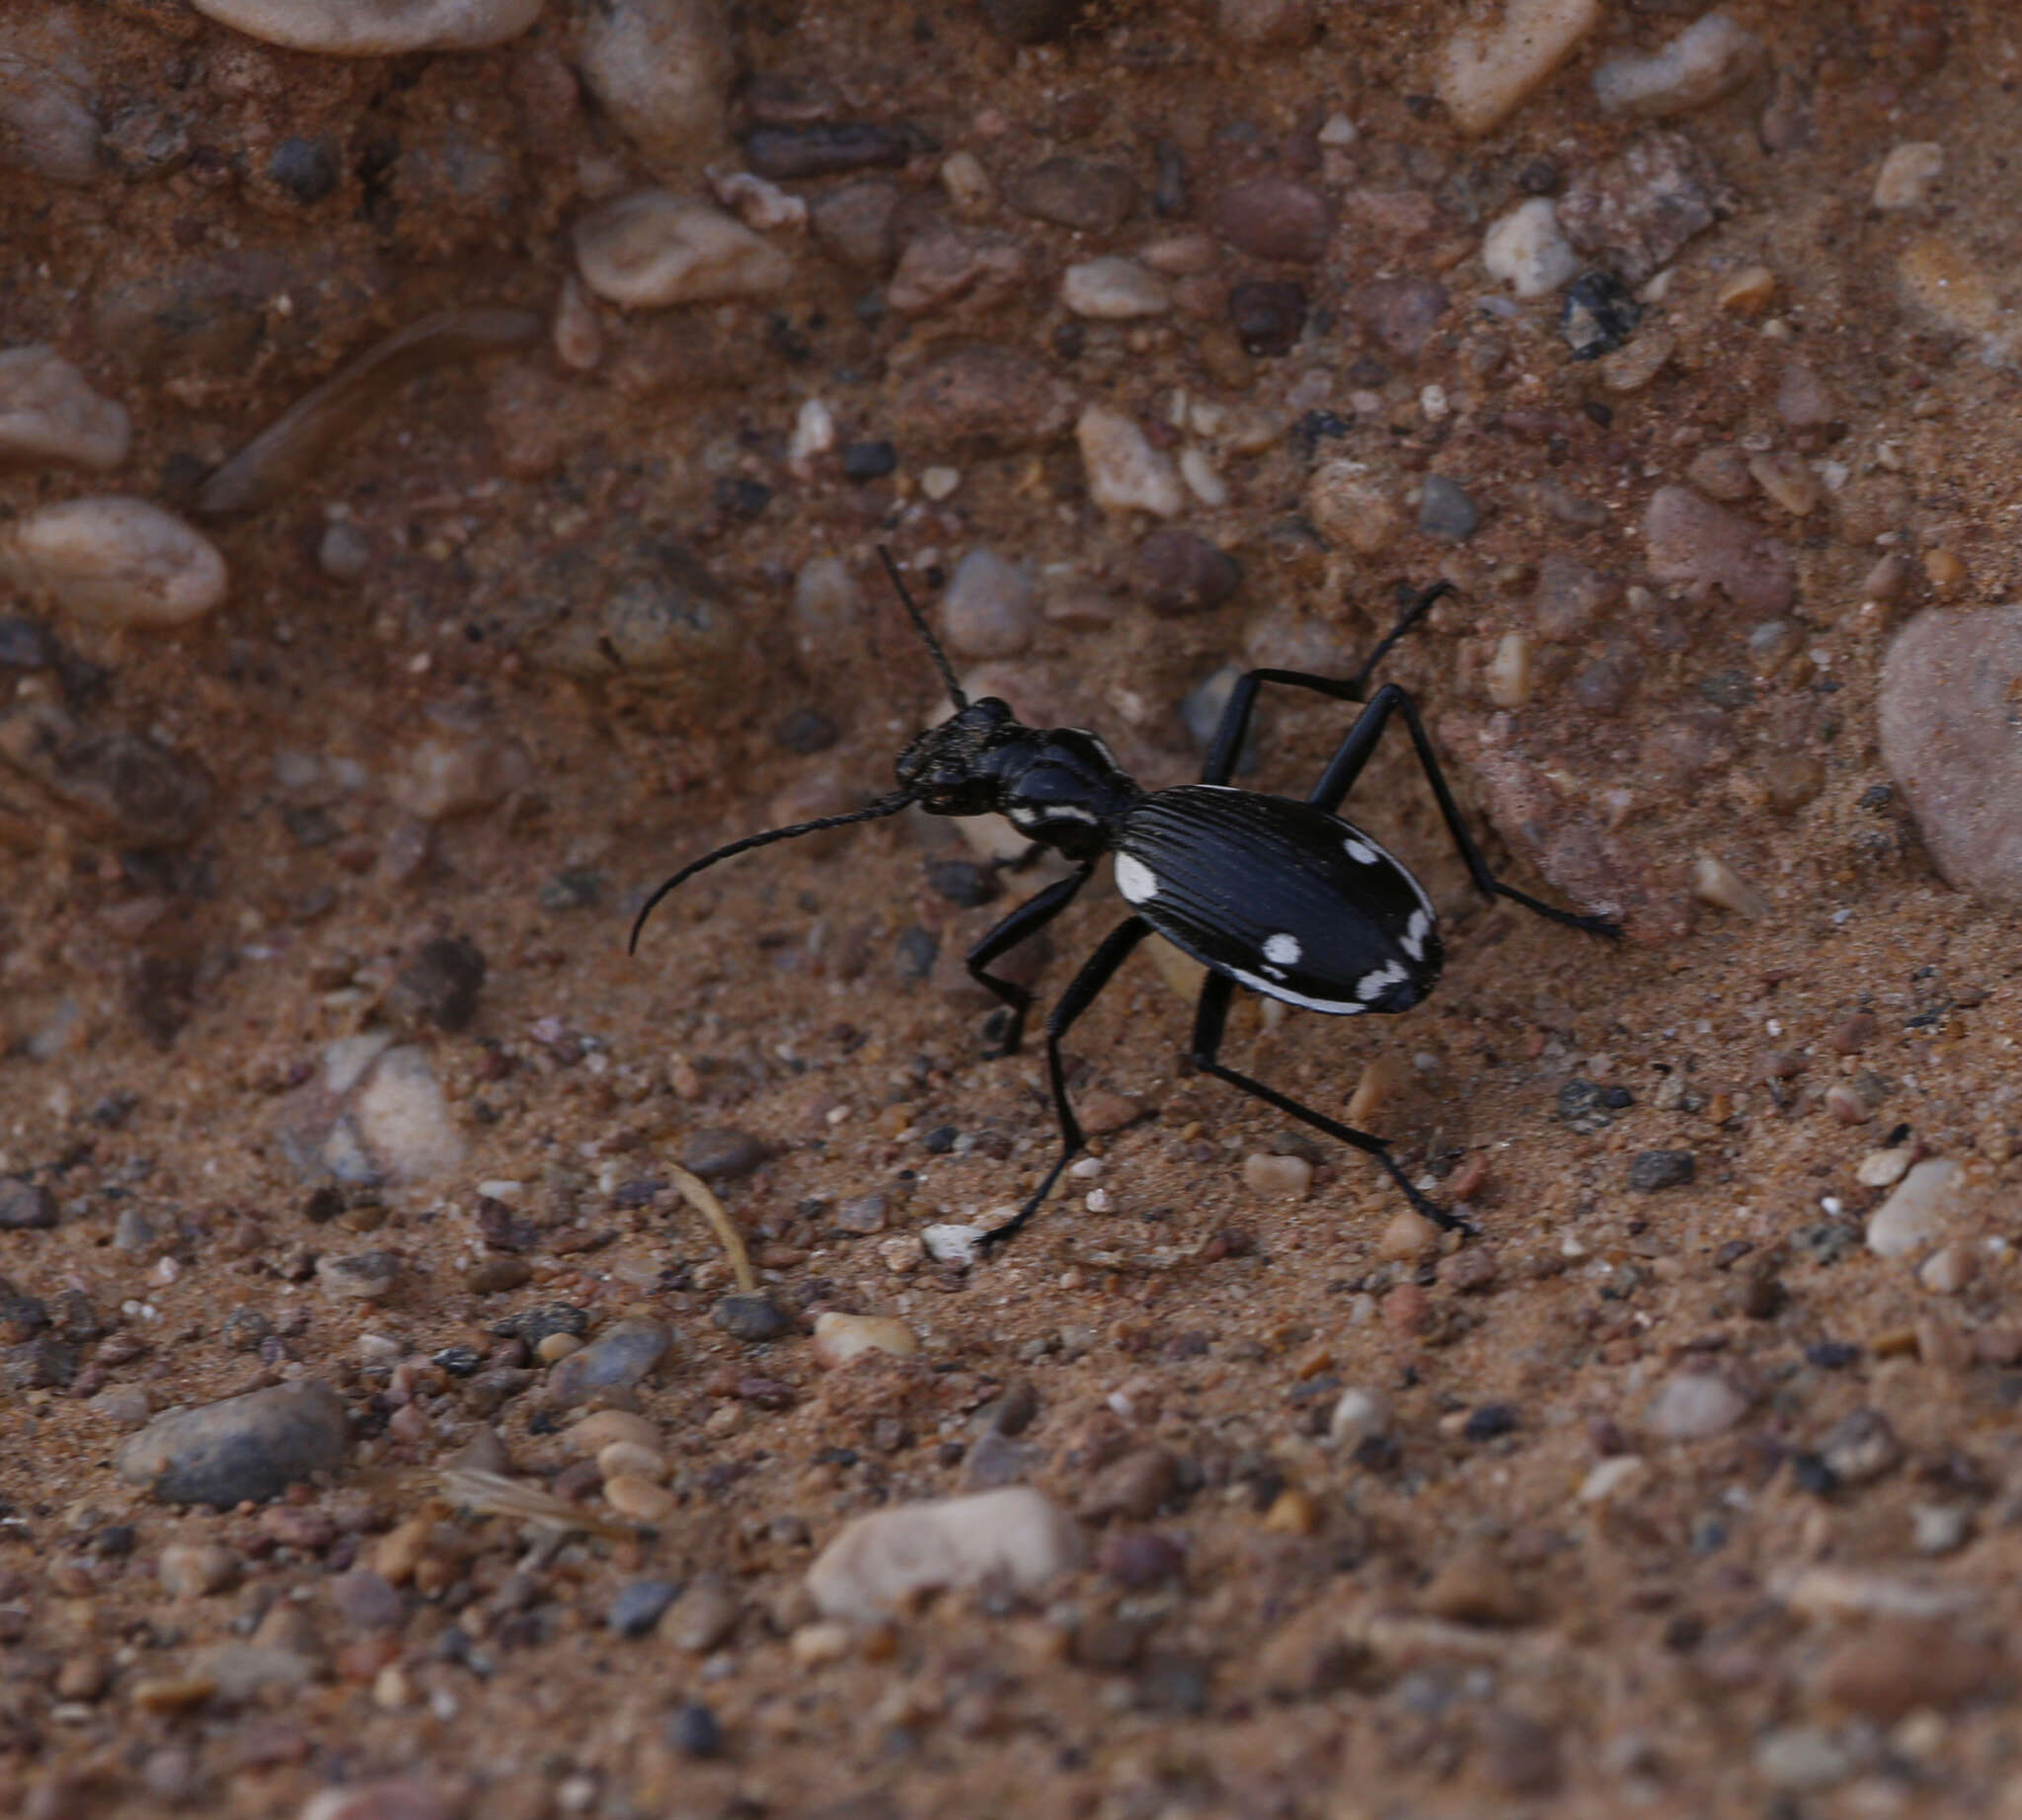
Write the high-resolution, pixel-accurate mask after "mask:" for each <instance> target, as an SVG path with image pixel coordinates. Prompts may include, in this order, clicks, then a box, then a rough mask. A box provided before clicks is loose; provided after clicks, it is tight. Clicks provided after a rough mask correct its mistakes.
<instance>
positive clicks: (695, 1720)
mask: <svg viewBox="0 0 2022 1820" xmlns="http://www.w3.org/2000/svg"><path fill="white" fill-rule="evenodd" d="M665 1732H666V1740H667V1743H668V1744H670V1745H671V1746H672V1747H673V1748H674V1749H675V1750H677V1751H679V1752H680V1754H681V1755H682V1756H683V1757H693V1758H697V1759H699V1760H701V1761H703V1762H707V1761H708V1760H710V1759H711V1758H714V1757H721V1756H722V1755H723V1745H724V1737H723V1726H722V1725H721V1724H720V1723H718V1721H717V1716H716V1714H715V1713H714V1712H712V1711H711V1710H710V1709H709V1708H708V1707H707V1706H705V1705H703V1704H702V1703H701V1702H700V1701H692V1700H691V1701H682V1703H681V1704H680V1705H678V1706H676V1707H675V1708H674V1710H673V1712H672V1714H671V1715H670V1716H669V1717H668V1719H667V1722H666V1727H665Z"/></svg>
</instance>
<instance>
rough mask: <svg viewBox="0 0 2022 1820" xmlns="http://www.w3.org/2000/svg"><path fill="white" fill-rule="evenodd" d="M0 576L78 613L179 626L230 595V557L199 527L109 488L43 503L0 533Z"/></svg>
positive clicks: (121, 622) (122, 622)
mask: <svg viewBox="0 0 2022 1820" xmlns="http://www.w3.org/2000/svg"><path fill="white" fill-rule="evenodd" d="M0 577H5V578H6V579H8V580H11V581H13V582H15V583H16V584H18V585H19V586H21V587H24V588H33V589H39V590H41V591H43V592H45V593H48V595H49V596H50V597H51V598H52V599H53V600H55V602H56V603H57V605H58V606H60V607H61V608H62V609H63V611H65V612H67V613H74V614H75V615H77V617H79V618H80V619H87V620H91V621H94V622H96V623H97V624H100V625H112V626H180V625H187V624H188V623H189V622H190V621H191V620H193V619H200V618H202V617H203V615H204V614H205V613H208V612H210V611H211V610H212V609H213V608H214V607H216V606H217V605H219V604H220V603H221V602H222V601H223V599H224V597H225V589H226V584H227V580H228V577H227V575H226V571H225V559H224V558H223V557H222V556H221V555H219V554H218V550H217V546H216V545H215V544H213V543H212V542H211V541H210V539H209V538H208V537H206V536H204V535H203V533H202V532H201V531H198V530H195V529H194V528H193V527H192V526H190V525H188V524H186V523H184V522H183V520H182V519H181V518H179V517H177V516H176V515H175V514H173V513H169V512H164V511H163V510H162V509H161V508H160V507H159V506H155V505H151V504H150V503H149V502H148V501H146V500H137V499H124V498H120V497H118V496H117V495H107V496H104V497H101V498H97V499H81V500H62V501H59V502H58V503H57V504H55V505H53V506H42V507H39V508H38V509H37V510H36V511H34V512H31V513H29V514H27V515H26V516H24V517H22V518H21V519H20V520H19V521H17V522H16V523H15V524H14V525H13V527H12V528H11V530H9V531H8V533H7V534H6V535H5V537H4V538H0Z"/></svg>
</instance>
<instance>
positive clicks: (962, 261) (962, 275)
mask: <svg viewBox="0 0 2022 1820" xmlns="http://www.w3.org/2000/svg"><path fill="white" fill-rule="evenodd" d="M1029 277H1030V273H1029V269H1028V266H1027V263H1026V257H1025V250H1024V248H1023V247H1021V246H1020V245H1019V243H1018V242H1017V241H1016V240H1013V239H1012V238H1011V237H1010V236H1009V235H1008V234H991V233H984V232H982V231H980V230H978V229H975V228H968V227H954V226H950V225H948V224H946V223H938V224H936V225H934V226H931V227H928V228H926V229H924V230H923V231H921V232H920V233H917V234H915V235H914V236H913V237H912V238H911V239H910V240H908V241H907V242H906V243H905V247H904V250H903V251H902V252H901V253H900V254H899V256H898V269H897V270H896V271H895V272H894V273H893V275H892V281H891V282H890V283H889V284H887V285H886V287H885V301H886V302H887V303H888V304H890V305H891V306H892V308H893V309H894V310H896V311H897V312H898V313H899V315H901V316H925V315H930V314H932V313H933V312H935V311H941V310H949V309H951V308H952V307H953V306H955V305H958V304H959V305H961V306H962V310H963V313H965V314H968V315H975V314H979V313H981V312H984V311H987V310H991V309H994V308H996V307H997V306H998V305H999V304H1002V303H1006V302H1008V301H1010V300H1011V299H1012V298H1013V297H1015V296H1016V295H1018V294H1019V292H1020V291H1022V290H1023V289H1024V288H1025V286H1026V283H1027V281H1028V279H1029Z"/></svg>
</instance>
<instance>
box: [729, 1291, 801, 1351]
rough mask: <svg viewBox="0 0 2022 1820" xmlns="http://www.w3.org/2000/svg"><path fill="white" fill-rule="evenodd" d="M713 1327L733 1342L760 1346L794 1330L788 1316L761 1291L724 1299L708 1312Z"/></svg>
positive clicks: (791, 1318) (792, 1321)
mask: <svg viewBox="0 0 2022 1820" xmlns="http://www.w3.org/2000/svg"><path fill="white" fill-rule="evenodd" d="M709 1318H710V1321H711V1322H712V1324H714V1325H715V1326H717V1327H719V1328H720V1329H722V1331H724V1332H725V1333H728V1334H729V1335H730V1336H731V1338H732V1339H734V1340H742V1341H744V1342H745V1343H746V1344H747V1345H753V1346H757V1345H762V1344H764V1343H765V1342H766V1341H767V1340H776V1339H778V1338H779V1337H780V1336H781V1335H782V1334H786V1333H791V1332H793V1331H794V1327H795V1322H794V1318H793V1316H792V1315H791V1314H789V1313H787V1311H786V1310H785V1309H784V1308H782V1307H781V1306H779V1304H778V1303H776V1302H774V1301H773V1299H772V1298H771V1297H770V1296H768V1295H766V1294H765V1293H764V1292H763V1291H756V1292H753V1293H750V1294H737V1295H730V1296H725V1297H723V1298H722V1299H721V1300H719V1301H718V1303H717V1304H716V1306H714V1307H713V1308H711V1309H710V1310H709Z"/></svg>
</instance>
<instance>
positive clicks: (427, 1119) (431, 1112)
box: [352, 1044, 467, 1182]
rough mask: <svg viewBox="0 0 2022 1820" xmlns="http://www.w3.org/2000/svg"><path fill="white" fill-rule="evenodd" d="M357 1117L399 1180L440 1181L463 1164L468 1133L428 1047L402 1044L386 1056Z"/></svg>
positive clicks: (361, 1096) (368, 1143)
mask: <svg viewBox="0 0 2022 1820" xmlns="http://www.w3.org/2000/svg"><path fill="white" fill-rule="evenodd" d="M352 1117H353V1118H354V1119H355V1121H356V1130H357V1135H358V1137H359V1139H360V1140H361V1141H362V1142H363V1144H364V1145H365V1147H366V1148H367V1149H368V1150H370V1152H371V1154H372V1158H373V1161H374V1162H375V1163H376V1164H377V1165H378V1167H379V1169H380V1171H381V1172H382V1173H383V1174H385V1175H386V1176H388V1177H390V1178H391V1179H393V1180H395V1181H400V1182H428V1181H436V1180H439V1179H440V1178H441V1177H443V1176H445V1175H450V1174H453V1173H454V1172H455V1171H456V1170H457V1169H458V1168H459V1167H461V1166H462V1163H463V1158H464V1152H465V1149H466V1147H467V1146H466V1143H465V1140H464V1136H463V1130H462V1127H461V1126H459V1125H458V1123H457V1121H456V1119H455V1117H454V1116H453V1115H452V1114H451V1112H450V1110H449V1101H448V1098H447V1097H446V1096H445V1095H444V1093H443V1091H442V1083H441V1082H440V1081H438V1080H437V1079H436V1078H435V1070H434V1068H433V1066H432V1065H431V1064H430V1063H429V1061H428V1051H427V1050H425V1049H422V1048H419V1047H417V1046H415V1045H412V1044H402V1045H400V1046H398V1047H396V1048H393V1049H389V1050H387V1051H386V1052H385V1053H384V1054H383V1055H382V1056H380V1058H379V1060H378V1065H377V1066H376V1067H375V1068H373V1069H372V1071H371V1074H370V1075H369V1077H368V1078H367V1079H366V1081H365V1084H364V1085H363V1087H361V1088H360V1089H359V1091H358V1095H357V1097H356V1099H355V1100H354V1101H353V1102H352Z"/></svg>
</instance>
